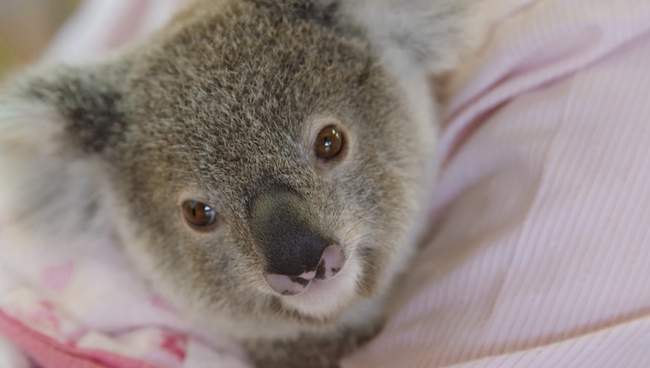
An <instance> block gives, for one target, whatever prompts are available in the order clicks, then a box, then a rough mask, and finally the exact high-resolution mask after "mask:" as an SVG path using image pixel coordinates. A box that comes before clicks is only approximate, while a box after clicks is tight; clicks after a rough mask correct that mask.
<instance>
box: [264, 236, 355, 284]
mask: <svg viewBox="0 0 650 368" xmlns="http://www.w3.org/2000/svg"><path fill="white" fill-rule="evenodd" d="M344 262H345V259H344V257H343V252H342V251H341V247H340V246H339V245H338V244H333V245H330V246H329V247H327V248H326V249H325V250H324V251H323V254H322V255H321V257H320V260H319V262H318V265H317V266H316V268H315V269H314V270H312V271H308V272H303V273H302V274H300V275H298V276H288V275H281V274H267V275H266V276H265V278H266V282H267V283H268V284H269V286H270V287H271V288H272V289H273V290H275V291H277V292H278V293H280V294H282V295H285V296H289V295H298V294H301V293H302V292H304V291H305V290H307V289H308V288H309V286H310V285H311V284H312V283H314V282H318V281H319V280H320V281H325V280H330V279H332V278H333V277H334V276H336V275H337V274H338V273H339V271H340V270H341V268H342V267H343V264H344Z"/></svg>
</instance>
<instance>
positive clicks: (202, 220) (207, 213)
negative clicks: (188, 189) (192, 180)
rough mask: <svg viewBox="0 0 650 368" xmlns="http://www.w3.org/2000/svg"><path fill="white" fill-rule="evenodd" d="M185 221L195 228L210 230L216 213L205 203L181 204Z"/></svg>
mask: <svg viewBox="0 0 650 368" xmlns="http://www.w3.org/2000/svg"><path fill="white" fill-rule="evenodd" d="M183 215H184V217H185V220H186V221H187V222H188V223H189V224H190V225H192V226H193V227H196V228H201V229H202V230H206V228H211V226H212V225H214V223H215V222H216V220H217V213H216V212H215V211H214V210H213V209H212V207H210V206H208V205H207V204H205V203H201V202H193V201H187V202H185V203H183Z"/></svg>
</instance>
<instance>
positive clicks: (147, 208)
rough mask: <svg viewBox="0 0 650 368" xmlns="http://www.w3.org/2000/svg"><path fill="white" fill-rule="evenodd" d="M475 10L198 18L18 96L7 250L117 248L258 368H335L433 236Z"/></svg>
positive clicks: (7, 107) (222, 12) (244, 12)
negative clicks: (428, 222)
mask: <svg viewBox="0 0 650 368" xmlns="http://www.w3.org/2000/svg"><path fill="white" fill-rule="evenodd" d="M475 1H476V0H475ZM475 1H471V0H372V1H371V0H213V1H203V2H200V3H198V4H196V5H194V6H193V7H191V8H189V9H188V10H186V11H185V12H183V13H182V14H179V15H178V16H177V17H176V18H175V19H174V20H173V21H172V22H171V23H170V24H168V25H167V26H166V27H164V29H162V30H160V31H159V32H158V33H156V34H154V35H152V36H151V37H149V38H148V39H146V40H143V41H138V42H136V43H135V44H131V45H129V46H127V47H126V48H124V49H122V50H119V51H118V52H116V53H114V54H112V55H111V56H110V57H107V58H106V59H104V60H98V61H94V62H90V63H87V64H84V65H75V66H69V65H68V66H66V65H54V66H47V67H38V68H35V69H33V70H29V71H27V72H26V73H23V74H21V75H18V76H15V77H13V78H11V79H10V80H9V81H8V82H6V83H5V84H4V86H3V87H2V91H1V93H0V172H1V173H2V176H1V178H0V207H1V208H3V209H4V210H5V212H6V213H7V216H8V217H7V218H6V219H5V222H6V223H7V231H9V232H12V233H17V234H23V235H25V234H27V235H29V236H30V237H31V238H33V239H39V238H40V239H52V238H57V239H72V238H84V237H86V238H89V239H90V238H93V237H95V236H99V235H100V234H111V236H114V237H115V238H116V239H118V241H119V244H120V247H121V248H120V249H121V251H123V252H124V254H125V257H127V259H129V261H130V264H131V265H132V267H133V269H134V270H135V272H136V273H137V274H138V275H139V276H140V277H142V279H144V280H146V282H147V283H148V285H150V287H151V289H152V291H155V292H157V293H159V294H160V295H162V296H163V298H165V300H166V301H168V302H169V303H170V304H171V305H173V306H175V307H176V308H177V309H178V310H180V311H182V313H183V314H184V315H185V317H186V318H188V319H189V320H195V321H196V325H197V326H200V328H201V329H202V330H203V331H207V332H208V333H210V332H213V333H219V335H225V336H228V337H229V338H231V339H233V340H234V341H236V342H238V343H239V344H240V345H241V346H242V347H243V348H244V349H245V351H246V352H247V353H248V355H249V356H250V359H251V360H252V361H253V362H254V363H255V364H256V365H257V366H259V367H264V368H274V367H285V368H286V367H289V368H291V367H324V368H329V367H337V366H338V361H339V360H340V358H341V357H342V356H344V355H346V354H348V353H350V352H351V351H354V350H355V349H357V348H358V347H359V346H361V345H362V344H363V343H365V342H367V341H368V340H369V339H371V338H372V337H373V336H374V335H375V334H376V333H377V332H378V331H379V330H380V329H381V326H382V323H383V321H384V318H385V314H386V310H387V306H388V305H389V303H390V300H391V294H392V293H393V291H394V290H395V287H396V285H398V283H399V280H400V276H401V275H402V274H403V273H404V272H405V271H407V270H408V264H409V260H410V259H411V258H412V256H413V254H414V252H415V250H416V244H417V240H418V237H419V236H420V234H421V233H422V232H423V230H424V227H425V219H426V210H427V208H426V203H427V200H428V198H429V197H430V196H431V192H432V191H433V187H434V183H435V178H436V171H437V167H436V166H437V165H436V162H437V158H436V156H435V149H436V139H437V121H438V119H439V117H438V116H439V113H438V110H439V107H438V106H437V104H436V102H435V98H434V94H435V93H436V92H437V89H438V88H439V86H438V85H437V84H436V83H434V82H432V81H433V80H435V77H438V76H441V75H443V74H444V73H445V72H447V71H449V70H451V69H452V68H453V67H454V66H455V65H457V63H458V61H459V58H460V57H461V54H462V53H463V52H464V50H466V49H468V48H469V47H471V45H472V43H473V42H474V39H475V37H474V36H473V34H472V32H471V31H470V30H471V29H472V27H471V25H470V24H469V23H471V22H469V21H468V19H470V17H469V13H470V9H471V8H472V3H473V2H475ZM197 328H198V327H197Z"/></svg>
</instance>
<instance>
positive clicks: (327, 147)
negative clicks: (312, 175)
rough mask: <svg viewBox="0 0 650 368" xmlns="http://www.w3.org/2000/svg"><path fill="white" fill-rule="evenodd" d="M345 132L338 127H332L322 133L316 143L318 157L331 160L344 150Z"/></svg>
mask: <svg viewBox="0 0 650 368" xmlns="http://www.w3.org/2000/svg"><path fill="white" fill-rule="evenodd" d="M343 144H344V140H343V132H341V129H339V128H338V127H337V126H334V125H331V126H328V127H326V128H324V129H323V130H321V131H320V133H319V134H318V140H317V141H316V156H318V158H320V159H323V160H329V159H331V158H334V157H335V156H336V155H338V154H339V153H341V151H342V150H343Z"/></svg>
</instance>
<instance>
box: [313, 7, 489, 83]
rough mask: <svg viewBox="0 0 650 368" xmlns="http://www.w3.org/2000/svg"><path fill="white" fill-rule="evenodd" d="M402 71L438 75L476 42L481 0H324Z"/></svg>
mask: <svg viewBox="0 0 650 368" xmlns="http://www.w3.org/2000/svg"><path fill="white" fill-rule="evenodd" d="M323 1H324V3H325V4H326V5H328V6H336V7H337V8H338V13H339V16H340V17H341V20H342V21H343V22H346V23H348V22H349V23H351V24H352V25H355V26H356V27H359V28H360V29H361V31H362V32H364V33H365V35H366V37H367V38H368V39H370V41H371V43H372V44H373V45H374V46H375V47H376V48H378V49H379V50H380V52H381V53H382V55H383V57H384V59H385V60H386V61H388V62H390V63H392V64H393V66H395V67H397V68H399V69H400V72H401V73H406V72H412V71H416V72H424V73H426V74H429V73H430V74H439V73H442V72H445V71H447V70H449V69H451V68H453V67H454V66H455V65H456V64H457V63H458V60H459V57H460V56H461V54H462V53H464V52H466V51H469V49H471V48H472V47H473V46H474V45H476V44H477V43H478V41H479V37H478V36H479V33H480V32H479V28H480V27H479V22H478V17H477V14H476V12H475V11H474V8H475V5H476V4H477V3H478V2H480V0H323Z"/></svg>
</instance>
